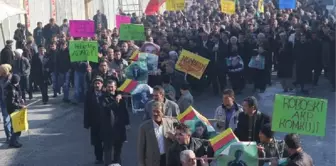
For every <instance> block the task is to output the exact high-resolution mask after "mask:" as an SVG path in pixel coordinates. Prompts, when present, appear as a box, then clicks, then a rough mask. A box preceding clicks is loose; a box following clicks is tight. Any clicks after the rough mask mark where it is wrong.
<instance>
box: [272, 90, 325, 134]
mask: <svg viewBox="0 0 336 166" xmlns="http://www.w3.org/2000/svg"><path fill="white" fill-rule="evenodd" d="M327 106H328V101H327V100H325V99H317V98H309V97H300V96H286V95H280V94H277V95H276V96H275V102H274V111H273V116H272V117H273V118H272V130H273V131H280V132H286V133H297V134H304V135H314V136H325V129H326V118H327Z"/></svg>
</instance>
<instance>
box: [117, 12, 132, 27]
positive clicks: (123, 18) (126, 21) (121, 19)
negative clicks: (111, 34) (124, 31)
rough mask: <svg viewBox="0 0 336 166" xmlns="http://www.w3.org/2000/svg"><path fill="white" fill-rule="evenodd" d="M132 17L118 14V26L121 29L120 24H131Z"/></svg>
mask: <svg viewBox="0 0 336 166" xmlns="http://www.w3.org/2000/svg"><path fill="white" fill-rule="evenodd" d="M130 23H131V17H128V16H121V15H116V27H117V28H118V29H119V27H120V24H130Z"/></svg>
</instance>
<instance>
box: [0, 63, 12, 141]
mask: <svg viewBox="0 0 336 166" xmlns="http://www.w3.org/2000/svg"><path fill="white" fill-rule="evenodd" d="M11 71H12V66H11V65H9V64H2V65H0V107H1V112H2V117H3V121H4V122H3V124H4V130H5V134H6V140H7V141H9V138H10V136H11V121H10V116H9V114H8V112H7V107H6V103H5V97H4V88H5V87H6V86H7V85H8V84H9V82H10V80H11V77H12V74H11Z"/></svg>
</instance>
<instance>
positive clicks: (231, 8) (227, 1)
mask: <svg viewBox="0 0 336 166" xmlns="http://www.w3.org/2000/svg"><path fill="white" fill-rule="evenodd" d="M221 9H222V10H221V11H222V12H223V13H226V14H235V13H236V5H235V1H233V0H221Z"/></svg>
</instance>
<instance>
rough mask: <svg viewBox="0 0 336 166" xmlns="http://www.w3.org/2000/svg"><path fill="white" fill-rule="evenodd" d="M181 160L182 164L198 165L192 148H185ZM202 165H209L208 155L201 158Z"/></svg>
mask: <svg viewBox="0 0 336 166" xmlns="http://www.w3.org/2000/svg"><path fill="white" fill-rule="evenodd" d="M180 160H181V165H182V166H197V162H196V161H197V158H196V155H195V153H194V152H193V151H192V150H184V151H182V152H181V154H180ZM200 163H201V166H209V163H208V161H207V158H206V157H201V158H200Z"/></svg>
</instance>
